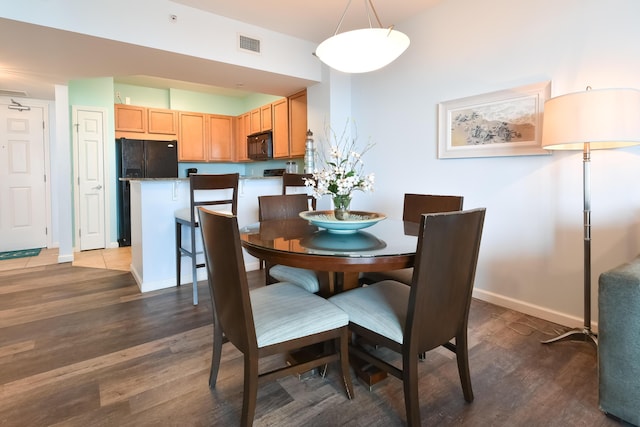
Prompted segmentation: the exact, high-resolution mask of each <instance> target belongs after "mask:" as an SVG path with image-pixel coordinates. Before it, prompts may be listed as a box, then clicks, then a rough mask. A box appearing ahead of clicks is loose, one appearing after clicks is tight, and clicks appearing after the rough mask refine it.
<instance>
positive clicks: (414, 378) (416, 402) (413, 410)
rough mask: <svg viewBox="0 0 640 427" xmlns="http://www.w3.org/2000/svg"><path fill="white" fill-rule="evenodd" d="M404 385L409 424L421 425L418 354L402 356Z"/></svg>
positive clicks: (410, 425)
mask: <svg viewBox="0 0 640 427" xmlns="http://www.w3.org/2000/svg"><path fill="white" fill-rule="evenodd" d="M402 385H403V387H404V404H405V410H406V412H407V425H408V426H409V427H418V426H420V399H419V397H418V355H417V354H405V355H403V357H402Z"/></svg>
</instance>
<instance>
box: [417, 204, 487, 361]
mask: <svg viewBox="0 0 640 427" xmlns="http://www.w3.org/2000/svg"><path fill="white" fill-rule="evenodd" d="M485 211H486V209H484V208H482V209H473V210H468V211H461V212H446V213H439V214H427V215H423V217H422V221H421V223H420V234H419V236H418V247H417V252H416V261H415V267H414V273H413V283H412V284H411V293H410V297H409V308H408V312H407V323H406V325H405V335H404V344H405V345H409V351H412V352H415V354H420V353H424V352H426V351H429V350H431V349H433V348H435V347H438V346H440V345H443V344H444V343H446V342H448V341H449V340H450V339H452V338H454V337H456V336H457V335H458V334H460V333H461V332H462V331H464V330H466V327H467V321H468V318H469V307H470V304H471V293H472V290H473V282H474V279H475V272H476V265H477V262H478V252H479V250H480V239H481V236H482V228H483V225H484V216H485Z"/></svg>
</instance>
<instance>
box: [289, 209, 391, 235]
mask: <svg viewBox="0 0 640 427" xmlns="http://www.w3.org/2000/svg"><path fill="white" fill-rule="evenodd" d="M300 217H301V218H303V219H306V220H307V221H309V222H310V223H311V224H313V225H315V226H318V227H322V228H325V229H327V231H328V232H329V233H335V234H351V233H355V232H356V231H358V230H361V229H363V228H367V227H371V226H372V225H373V224H375V223H377V222H378V221H382V220H383V219H385V218H386V217H387V216H386V215H384V214H380V213H375V212H363V211H350V212H349V218H348V219H343V220H339V219H336V217H335V215H334V213H333V211H305V212H300Z"/></svg>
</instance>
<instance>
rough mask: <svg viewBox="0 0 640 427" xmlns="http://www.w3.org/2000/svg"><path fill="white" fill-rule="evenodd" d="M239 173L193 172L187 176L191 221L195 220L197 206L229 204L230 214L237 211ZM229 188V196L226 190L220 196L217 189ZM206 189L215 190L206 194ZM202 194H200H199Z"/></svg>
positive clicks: (235, 213)
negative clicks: (213, 192)
mask: <svg viewBox="0 0 640 427" xmlns="http://www.w3.org/2000/svg"><path fill="white" fill-rule="evenodd" d="M239 180H240V174H238V173H228V174H193V175H191V176H190V177H189V198H190V203H191V215H192V218H191V221H192V222H193V223H195V222H197V221H196V220H197V215H198V214H197V212H196V209H197V208H198V207H199V206H214V205H217V206H221V205H229V206H230V211H231V213H232V214H234V215H237V213H238V182H239ZM218 190H220V191H222V190H231V196H229V195H228V192H226V193H224V196H221V193H220V192H219V191H218ZM207 191H215V192H216V193H215V196H214V195H213V194H209V195H206V192H207ZM201 194H202V196H201Z"/></svg>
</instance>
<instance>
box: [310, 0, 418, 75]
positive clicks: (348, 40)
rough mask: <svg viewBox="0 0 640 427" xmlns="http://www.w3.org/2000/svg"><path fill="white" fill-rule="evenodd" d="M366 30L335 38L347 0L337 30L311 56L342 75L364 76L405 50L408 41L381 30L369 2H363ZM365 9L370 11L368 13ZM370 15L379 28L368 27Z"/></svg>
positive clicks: (380, 25)
mask: <svg viewBox="0 0 640 427" xmlns="http://www.w3.org/2000/svg"><path fill="white" fill-rule="evenodd" d="M364 3H365V8H366V10H367V18H368V20H369V28H362V29H359V30H353V31H346V32H344V33H340V34H338V30H340V25H342V21H343V20H344V17H345V15H346V13H347V10H348V9H349V6H350V5H351V0H349V2H348V3H347V7H346V8H345V10H344V12H343V13H342V17H341V18H340V22H338V27H337V28H336V31H335V33H334V35H333V36H332V37H329V38H328V39H326V40H325V41H323V42H322V43H320V45H319V46H318V48H317V49H316V53H315V55H316V56H317V57H318V58H320V60H321V61H322V62H324V63H325V64H327V65H328V66H329V67H331V68H333V69H335V70H338V71H342V72H344V73H367V72H369V71H374V70H377V69H380V68H382V67H384V66H386V65H388V64H390V63H391V62H393V61H394V60H395V59H396V58H397V57H399V56H400V55H401V54H402V52H404V51H405V50H406V49H407V48H408V47H409V37H407V36H406V34H404V33H401V32H400V31H396V30H394V29H393V25H392V26H391V27H389V28H383V27H382V24H381V23H380V18H378V13H377V12H376V9H375V7H374V6H373V2H372V0H364ZM369 7H370V8H371V10H369ZM371 11H372V12H373V14H374V16H375V18H376V21H377V22H378V26H379V28H373V27H372V26H371V13H370V12H371Z"/></svg>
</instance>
